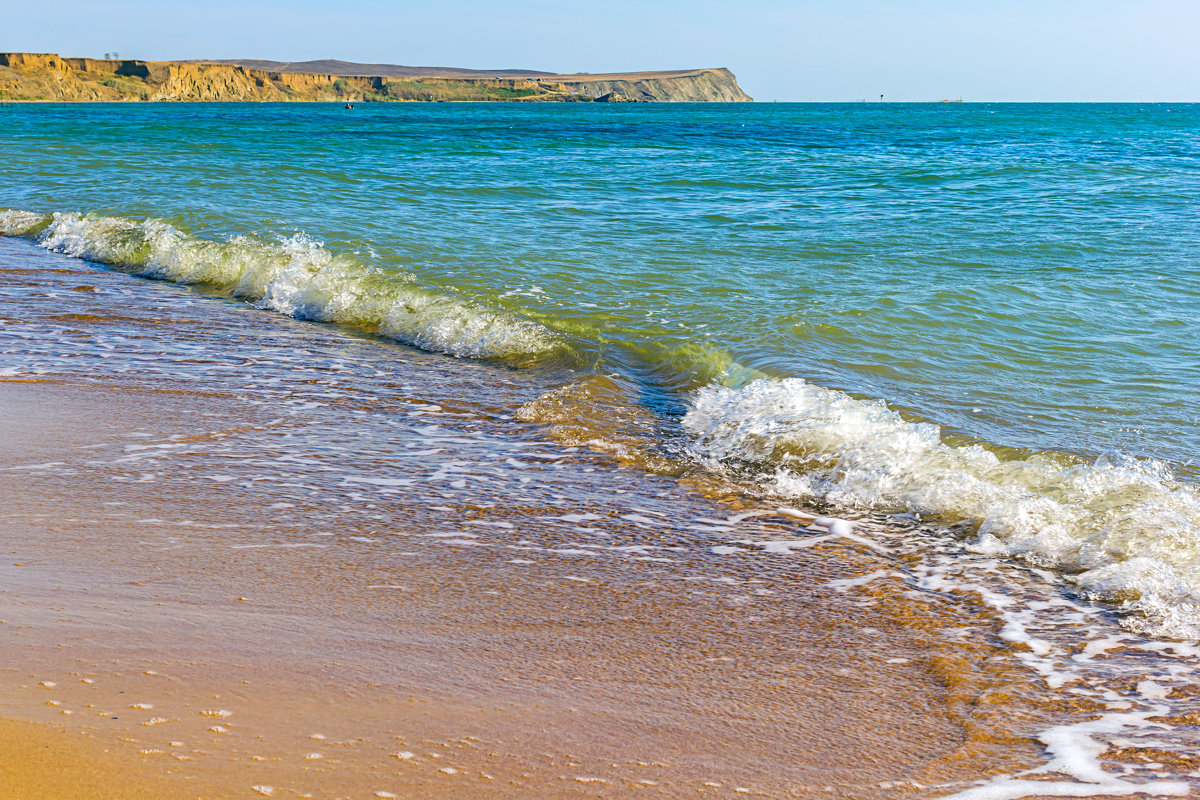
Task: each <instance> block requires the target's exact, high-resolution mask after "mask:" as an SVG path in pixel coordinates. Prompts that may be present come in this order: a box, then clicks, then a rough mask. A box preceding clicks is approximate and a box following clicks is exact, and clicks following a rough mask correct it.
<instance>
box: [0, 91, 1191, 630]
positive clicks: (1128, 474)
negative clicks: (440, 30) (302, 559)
mask: <svg viewBox="0 0 1200 800" xmlns="http://www.w3.org/2000/svg"><path fill="white" fill-rule="evenodd" d="M2 113H3V119H4V126H3V128H2V129H0V155H2V158H0V185H2V186H3V189H2V190H0V206H7V207H9V208H10V209H13V210H11V211H8V212H0V213H2V217H0V229H2V230H0V232H3V233H7V234H10V235H22V236H26V237H29V238H32V239H34V240H35V241H37V242H38V243H40V244H41V245H42V246H43V247H45V248H47V249H50V250H55V251H58V252H62V253H66V254H68V255H74V256H77V257H80V258H84V259H88V260H92V261H97V262H100V263H105V264H110V265H114V266H116V267H118V268H121V269H125V270H127V271H132V272H136V273H139V274H144V275H148V276H152V277H158V278H166V279H169V280H174V281H178V282H182V283H190V284H197V283H198V284H203V285H206V286H208V287H210V288H211V289H212V290H215V291H216V292H218V293H220V294H224V295H226V296H231V297H237V298H241V299H244V300H247V301H250V302H252V303H255V304H257V305H259V306H260V307H263V308H268V309H271V310H274V311H278V312H281V313H284V314H287V315H289V316H293V317H297V318H301V319H311V320H318V321H326V322H335V323H339V324H345V325H349V326H352V327H354V328H356V329H360V330H365V331H367V332H369V333H373V334H379V335H382V336H385V337H390V338H392V339H395V340H398V341H400V342H403V343H405V344H410V345H416V346H418V347H422V348H425V349H428V350H433V351H439V352H443V353H448V354H452V355H455V356H459V357H474V358H485V359H501V360H503V361H505V362H506V363H509V364H512V365H514V366H530V365H532V364H537V363H541V364H549V365H551V366H553V367H555V368H561V369H568V370H574V371H575V373H574V374H580V375H585V376H586V375H594V376H597V377H601V376H615V377H613V378H611V379H612V380H617V381H619V382H621V383H622V386H623V387H624V388H622V390H621V392H619V393H618V395H619V397H620V398H622V399H621V400H620V403H618V405H621V404H627V403H633V404H635V405H639V406H641V407H644V409H645V410H646V411H647V413H649V414H650V417H652V418H654V419H655V420H658V421H655V422H652V423H647V424H645V425H642V426H641V427H640V428H639V430H638V433H639V435H642V434H645V436H649V437H651V438H655V437H657V440H658V441H657V442H656V443H654V444H652V445H649V446H646V447H643V448H642V450H643V455H645V453H646V452H650V451H655V452H659V451H663V450H664V449H665V450H666V451H668V454H669V455H671V456H672V457H683V458H685V459H692V460H694V461H699V462H704V463H706V464H707V467H708V468H710V469H711V470H713V471H715V472H717V473H720V474H723V475H725V476H726V477H732V478H734V479H736V480H737V481H741V482H742V483H745V482H746V481H749V482H750V483H752V484H754V485H756V486H758V487H759V489H758V490H756V491H763V492H768V493H774V494H782V495H785V496H788V497H792V498H799V499H803V500H805V501H807V502H812V503H818V504H821V503H823V504H827V505H830V506H833V507H837V508H841V509H843V510H847V509H849V510H855V509H857V510H858V511H860V512H861V511H876V512H878V511H886V512H897V511H914V512H918V513H925V514H933V515H935V516H937V517H938V518H940V519H942V520H944V521H945V522H946V523H947V524H954V525H957V524H960V523H963V524H966V525H968V527H969V528H970V530H971V531H972V532H973V535H974V536H975V546H977V547H979V548H982V549H983V550H985V551H987V552H990V553H995V554H1000V555H1010V556H1012V555H1015V556H1020V557H1025V558H1027V559H1028V560H1030V561H1032V562H1033V563H1035V564H1037V565H1039V566H1051V567H1055V568H1058V569H1060V570H1062V571H1063V572H1064V574H1066V575H1068V576H1076V577H1072V578H1071V580H1075V581H1076V582H1078V583H1079V584H1080V585H1081V586H1082V587H1083V589H1084V591H1085V592H1087V593H1088V594H1089V596H1094V597H1100V598H1106V599H1112V600H1120V601H1121V602H1122V603H1125V604H1126V605H1129V604H1130V603H1132V604H1133V606H1132V607H1133V608H1134V610H1136V611H1138V612H1139V613H1141V614H1143V615H1148V617H1149V618H1150V619H1151V620H1152V622H1151V623H1148V624H1149V625H1150V628H1151V629H1155V628H1156V626H1157V629H1159V630H1161V631H1165V632H1174V633H1177V634H1179V633H1186V634H1188V635H1191V634H1192V633H1195V632H1196V631H1200V615H1197V614H1196V613H1195V611H1194V608H1196V607H1198V606H1200V578H1195V577H1194V575H1193V573H1200V493H1198V491H1197V489H1196V484H1195V474H1196V473H1195V468H1194V466H1193V460H1194V458H1195V456H1196V453H1197V451H1198V444H1200V442H1198V431H1200V404H1197V403H1196V401H1195V396H1194V389H1195V386H1196V385H1197V384H1198V382H1200V367H1198V364H1200V360H1198V359H1197V354H1198V353H1200V339H1198V336H1200V333H1198V332H1197V331H1198V330H1200V327H1198V326H1197V325H1196V319H1195V317H1196V310H1195V308H1196V301H1197V295H1198V292H1197V289H1196V278H1197V277H1198V270H1200V244H1198V241H1197V238H1196V236H1195V229H1196V223H1197V221H1198V219H1200V218H1198V215H1197V213H1196V198H1197V197H1198V196H1200V193H1198V190H1200V106H1196V105H1144V106H1139V105H1077V104H1076V105H974V104H971V105H958V104H951V105H868V104H857V105H792V104H769V105H767V104H763V105H757V106H745V105H737V106H723V105H713V106H688V105H662V106H647V107H640V106H639V107H613V108H607V107H605V108H601V107H568V106H562V107H548V106H545V107H543V106H525V105H471V104H466V105H453V104H434V105H416V104H413V105H407V104H405V105H400V104H387V105H369V104H368V105H364V106H360V107H359V108H358V109H355V110H353V111H347V110H343V109H342V108H340V107H337V106H336V105H333V106H330V105H297V104H291V105H288V104H285V105H270V104H267V105H253V104H247V105H233V104H230V105H220V104H212V105H205V104H193V105H147V106H124V105H121V106H118V105H87V106H73V107H72V106H54V105H10V106H6V107H4V108H3V111H2ZM609 379H610V378H605V380H609ZM566 391H567V395H562V394H561V393H560V394H559V395H555V396H554V397H553V398H550V401H548V402H546V403H542V404H541V405H539V406H538V407H537V408H535V409H533V410H532V411H529V412H528V413H527V415H526V416H527V417H528V418H530V419H541V420H542V421H546V422H555V421H557V422H560V423H561V421H562V420H563V419H564V418H566V417H571V416H574V417H578V418H582V419H596V418H604V419H609V418H610V417H611V418H613V419H616V420H617V422H615V423H614V425H615V427H618V428H619V427H621V425H628V424H632V422H631V420H633V419H635V418H637V415H636V414H635V415H633V416H629V415H626V416H624V417H622V416H621V414H620V413H617V414H616V415H615V417H614V416H613V413H611V412H612V407H613V403H614V402H615V401H614V400H613V397H614V395H613V394H612V393H611V392H609V393H607V394H606V393H605V392H604V391H600V392H597V391H596V390H595V386H594V385H593V384H587V385H586V386H585V387H584V388H583V389H582V390H579V391H576V390H573V389H568V390H566ZM572 391H574V392H575V394H573V395H572V394H571V392H572ZM568 395H569V396H568ZM875 401H883V402H885V403H886V404H887V408H886V409H885V408H883V407H881V406H877V405H875V404H874V403H875ZM573 404H574V405H573ZM660 417H661V419H659V418H660ZM610 421H611V420H610ZM610 427H611V426H610ZM635 427H636V426H635ZM608 433H609V434H612V435H614V436H616V437H617V438H620V437H621V436H622V435H624V433H628V431H625V432H624V433H623V432H619V431H613V430H609V431H608ZM592 438H593V439H598V438H603V437H600V436H593V437H592ZM643 438H645V437H643ZM626 449H628V448H626ZM660 454H661V453H660ZM681 454H682V455H681ZM1079 576H1082V577H1079Z"/></svg>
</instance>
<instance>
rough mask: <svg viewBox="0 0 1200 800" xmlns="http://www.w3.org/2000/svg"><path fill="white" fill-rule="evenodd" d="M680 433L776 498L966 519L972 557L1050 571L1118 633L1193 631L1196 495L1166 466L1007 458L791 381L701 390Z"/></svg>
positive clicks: (1197, 617)
mask: <svg viewBox="0 0 1200 800" xmlns="http://www.w3.org/2000/svg"><path fill="white" fill-rule="evenodd" d="M683 426H684V428H685V430H686V431H687V432H688V433H689V434H690V435H691V436H692V440H693V445H692V447H693V451H694V453H695V454H696V455H698V456H699V457H700V458H701V459H702V460H704V461H705V462H707V463H708V465H709V466H710V467H712V468H714V469H717V470H719V471H723V472H725V473H727V474H735V475H738V476H742V477H744V476H746V475H753V476H755V477H756V478H757V479H758V481H759V482H760V483H763V484H765V485H766V486H767V488H768V490H769V491H771V492H772V493H775V494H778V495H781V496H785V497H789V498H800V499H803V500H807V501H810V502H820V503H827V504H830V505H834V506H840V507H843V508H857V509H865V510H876V511H916V512H919V513H923V514H932V515H936V516H937V517H938V518H940V519H941V520H943V521H945V522H948V523H958V522H969V523H970V524H971V525H972V526H973V528H974V530H975V531H976V533H975V538H974V540H973V541H972V542H971V544H970V545H969V547H970V549H972V550H974V551H976V552H982V553H988V554H994V555H1005V556H1013V557H1018V558H1021V559H1024V560H1025V561H1027V562H1029V563H1031V564H1034V565H1037V566H1041V567H1050V568H1053V569H1056V570H1059V571H1060V572H1062V573H1064V574H1065V576H1066V578H1067V580H1069V581H1071V582H1072V583H1074V584H1076V585H1077V586H1078V587H1079V588H1080V590H1081V591H1082V592H1083V593H1084V594H1085V596H1088V597H1091V598H1094V599H1102V600H1106V601H1110V602H1115V603H1117V604H1118V605H1119V607H1120V608H1121V609H1122V610H1124V611H1127V612H1131V613H1130V614H1129V615H1128V616H1127V617H1126V618H1125V620H1124V624H1125V625H1126V627H1129V628H1131V629H1135V630H1138V631H1140V632H1144V633H1151V634H1154V635H1160V636H1168V637H1176V638H1196V637H1198V636H1200V492H1198V491H1197V489H1196V487H1194V486H1192V485H1190V484H1183V483H1180V482H1179V481H1177V480H1176V479H1175V478H1174V477H1173V475H1172V473H1171V471H1170V470H1169V469H1168V468H1167V467H1166V465H1164V464H1161V463H1159V462H1156V461H1140V460H1134V459H1130V458H1124V457H1119V456H1105V457H1103V458H1100V459H1098V460H1097V461H1096V462H1095V463H1090V464H1089V463H1084V462H1082V461H1080V460H1078V459H1074V458H1071V457H1069V456H1063V455H1060V454H1052V453H1043V454H1035V455H1031V456H1027V457H1024V458H1013V459H1007V460H1006V459H1002V458H1000V457H999V456H997V455H996V454H995V453H993V452H991V451H989V450H987V449H985V448H984V447H981V446H979V445H963V446H955V445H952V444H948V443H946V442H945V441H944V440H943V438H942V435H941V430H940V429H939V428H938V427H937V426H935V425H929V424H924V423H913V422H909V421H906V420H904V419H903V418H902V417H901V416H900V415H899V414H897V413H896V412H895V411H892V410H890V409H888V408H887V406H885V405H884V404H883V403H871V402H865V401H861V400H856V399H854V398H852V397H850V396H848V395H846V394H843V393H842V392H838V391H834V390H831V389H825V388H821V387H818V386H812V385H810V384H808V383H806V382H804V381H803V380H800V379H786V380H780V381H768V380H758V381H755V382H753V383H751V384H748V385H747V386H745V387H743V388H741V389H730V388H721V387H707V388H704V389H702V390H700V391H698V392H697V393H696V394H695V395H694V397H693V401H692V405H691V408H690V410H689V411H688V413H687V414H686V415H685V416H684V418H683Z"/></svg>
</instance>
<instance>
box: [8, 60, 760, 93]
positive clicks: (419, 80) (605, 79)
mask: <svg viewBox="0 0 1200 800" xmlns="http://www.w3.org/2000/svg"><path fill="white" fill-rule="evenodd" d="M247 63H250V64H253V63H257V62H247ZM268 63H270V62H268ZM337 63H339V64H342V63H343V62H337ZM281 66H282V68H280V69H275V70H271V69H259V68H256V67H252V66H246V65H245V64H239V63H232V62H222V63H210V62H182V61H136V60H115V59H92V58H63V57H61V56H57V55H53V54H44V53H0V100H47V101H57V102H104V101H109V102H111V101H168V102H170V101H176V102H179V101H185V102H186V101H202V102H278V101H337V102H342V101H345V102H389V101H393V102H394V101H426V102H432V101H458V102H463V101H522V102H580V101H585V102H590V101H597V102H742V101H748V100H750V98H749V97H748V96H747V95H746V94H745V93H744V92H742V90H741V89H740V88H739V87H738V85H737V79H736V78H734V76H733V73H731V72H730V71H729V70H727V69H697V70H681V71H677V72H634V73H622V74H615V75H551V74H546V73H528V72H512V73H506V72H495V73H488V74H484V73H480V74H478V75H475V74H472V73H467V72H465V71H462V70H444V71H443V72H442V73H440V74H439V72H438V70H437V69H436V68H422V67H412V68H409V67H393V66H390V65H354V64H348V65H345V66H344V67H343V68H342V70H343V71H340V72H338V73H318V72H303V71H297V70H296V69H295V68H294V67H291V65H281ZM354 67H362V68H363V69H364V71H365V70H367V69H370V68H371V67H376V68H379V67H382V69H377V70H376V71H380V72H387V73H388V74H386V75H368V74H362V75H354V74H348V73H347V72H346V71H345V70H352V69H353V68H354ZM406 70H407V71H408V72H409V73H410V74H405V71H406ZM456 73H463V75H459V74H456ZM464 75H465V76H466V77H464Z"/></svg>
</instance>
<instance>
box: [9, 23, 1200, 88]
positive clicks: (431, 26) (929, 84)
mask: <svg viewBox="0 0 1200 800" xmlns="http://www.w3.org/2000/svg"><path fill="white" fill-rule="evenodd" d="M8 5H9V7H8V8H7V9H6V10H5V12H4V25H3V27H2V29H0V52H8V51H25V52H52V53H58V54H60V55H64V56H91V57H102V56H103V55H104V53H105V52H113V51H116V52H118V53H120V55H121V56H122V57H123V58H141V59H147V60H170V59H184V58H265V59H272V60H277V61H305V60H309V59H319V58H338V59H342V60H344V61H360V62H375V63H391V64H406V65H410V66H451V67H470V68H476V69H494V68H510V67H520V68H526V69H540V70H546V71H548V72H593V73H596V72H623V71H633V70H652V69H679V68H691V67H729V68H730V69H731V70H733V72H734V73H735V74H736V75H737V77H738V81H739V83H740V84H741V86H742V88H743V89H744V90H745V91H746V92H747V93H749V94H750V95H751V96H753V97H754V98H755V99H756V100H768V101H769V100H779V101H789V100H794V101H846V100H863V99H870V100H876V101H877V100H878V99H879V96H880V95H883V96H884V98H885V99H886V100H896V101H899V100H941V99H963V100H967V101H1143V102H1146V101H1200V0H1037V1H1036V2H1035V1H1034V0H1008V1H1007V2H1003V3H998V2H988V3H985V2H976V1H975V0H913V1H912V2H890V3H889V2H880V1H879V0H875V1H871V0H838V1H837V2H815V1H812V0H793V2H786V0H741V1H740V2H737V3H734V2H728V1H727V2H714V0H641V1H640V2H638V1H637V0H606V1H602V2H600V1H598V2H588V1H587V0H508V1H507V2H486V1H485V0H437V2H428V1H427V2H421V3H414V2H407V1H406V0H391V1H390V2H389V1H388V0H336V1H331V0H321V1H320V2H317V0H236V1H235V0H209V1H208V2H190V3H178V2H170V0H106V1H105V2H102V3H100V2H96V0H44V1H43V2H36V3H34V2H17V0H14V2H13V3H11V4H8Z"/></svg>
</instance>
